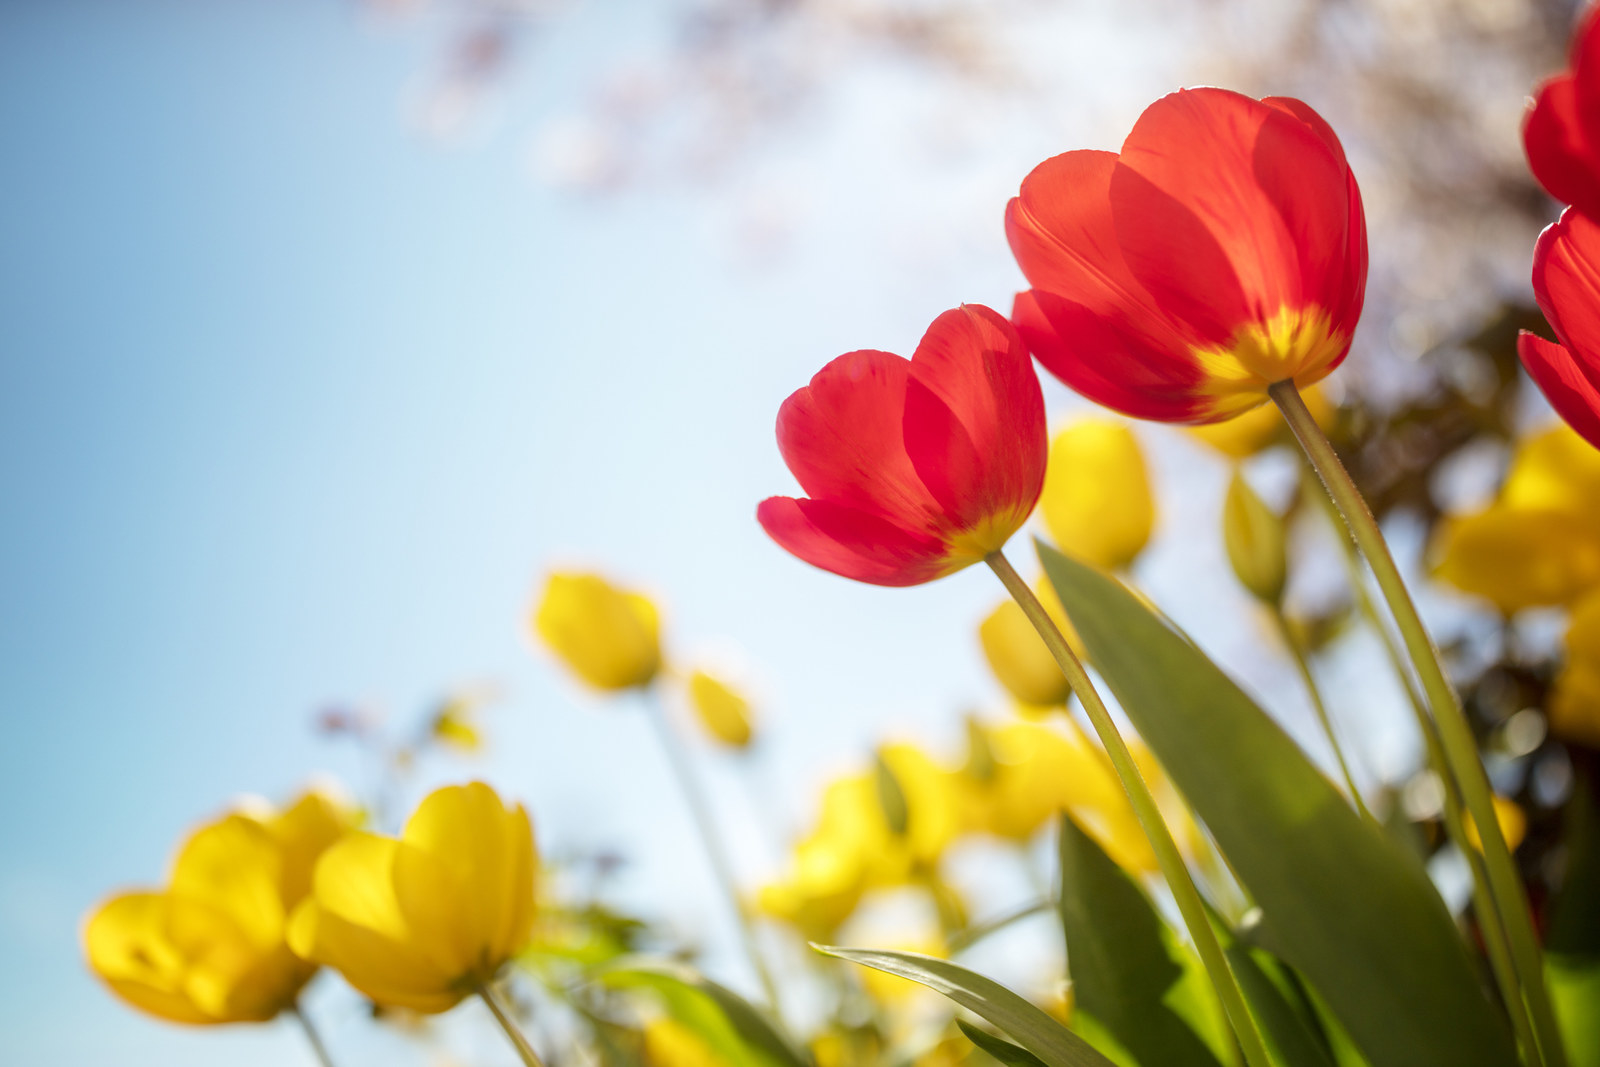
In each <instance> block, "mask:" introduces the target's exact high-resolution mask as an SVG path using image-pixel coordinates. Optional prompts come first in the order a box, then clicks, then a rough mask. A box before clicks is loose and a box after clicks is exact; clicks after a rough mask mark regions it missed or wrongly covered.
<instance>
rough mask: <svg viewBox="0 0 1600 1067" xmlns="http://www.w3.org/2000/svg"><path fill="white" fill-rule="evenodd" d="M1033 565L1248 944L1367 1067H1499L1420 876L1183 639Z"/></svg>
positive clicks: (1473, 994) (1488, 1014)
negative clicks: (1216, 854)
mask: <svg viewBox="0 0 1600 1067" xmlns="http://www.w3.org/2000/svg"><path fill="white" fill-rule="evenodd" d="M1039 555H1040V558H1041V560H1042V562H1043V563H1044V569H1045V573H1046V574H1047V575H1048V576H1049V578H1050V581H1051V583H1052V584H1053V585H1054V586H1055V589H1056V592H1057V594H1059V596H1060V598H1061V603H1062V606H1063V607H1065V609H1066V612H1067V615H1068V617H1069V618H1070V619H1071V620H1072V623H1073V625H1074V626H1075V627H1076V628H1077V630H1078V632H1079V634H1080V635H1081V636H1082V637H1083V640H1084V643H1085V644H1086V645H1087V647H1088V649H1089V658H1090V660H1091V661H1093V663H1094V665H1095V667H1096V669H1098V670H1099V672H1100V674H1101V675H1102V676H1103V677H1104V678H1105V680H1106V682H1107V684H1108V685H1109V686H1110V688H1111V691H1112V692H1113V693H1114V694H1115V695H1116V698H1117V701H1118V703H1120V704H1121V706H1122V710H1123V712H1124V713H1125V714H1126V715H1127V716H1128V718H1129V719H1130V720H1131V721H1132V722H1133V724H1134V726H1135V727H1136V728H1137V729H1138V731H1139V734H1140V736H1141V737H1142V738H1143V739H1144V741H1145V743H1146V744H1147V745H1149V746H1150V748H1151V749H1152V750H1153V751H1154V752H1155V754H1156V756H1157V758H1159V759H1160V761H1161V764H1162V766H1163V767H1164V768H1165V769H1166V771H1167V774H1168V775H1169V776H1170V777H1171V778H1172V780H1173V782H1174V783H1175V784H1176V785H1177V787H1178V789H1179V791H1180V792H1181V793H1182V794H1183V796H1184V797H1185V799H1186V800H1187V801H1188V802H1189V805H1190V806H1191V807H1192V808H1193V810H1194V811H1195V813H1196V814H1197V815H1198V816H1199V817H1200V819H1201V820H1202V821H1203V822H1204V823H1205V824H1206V826H1207V827H1208V828H1209V829H1210V831H1211V833H1212V836H1213V837H1214V838H1215V839H1216V842H1217V844H1218V846H1219V847H1220V848H1221V850H1222V852H1223V854H1224V855H1225V856H1226V857H1227V858H1228V862H1229V865H1230V866H1231V867H1232V869H1233V870H1234V871H1235V872H1236V873H1237V874H1238V876H1239V879H1240V881H1241V882H1242V883H1243V885H1244V887H1245V888H1246V890H1248V891H1249V893H1250V895H1251V897H1252V898H1253V899H1254V900H1255V902H1256V904H1257V905H1258V906H1259V907H1260V908H1261V910H1262V915H1263V921H1262V929H1261V943H1262V944H1263V945H1265V946H1266V947H1268V948H1270V949H1272V950H1273V952H1274V954H1276V955H1277V956H1279V957H1281V958H1282V959H1283V960H1284V961H1285V962H1287V963H1288V964H1289V965H1290V966H1292V967H1294V968H1295V969H1296V970H1297V971H1299V972H1300V973H1301V974H1303V975H1305V976H1306V978H1307V979H1308V980H1309V981H1310V982H1311V983H1312V984H1313V985H1314V986H1315V987H1316V988H1317V990H1318V991H1319V992H1320V993H1321V994H1322V996H1323V998H1324V1000H1325V1001H1326V1002H1327V1004H1328V1005H1329V1007H1331V1008H1332V1009H1333V1011H1334V1013H1335V1014H1336V1015H1337V1016H1338V1017H1339V1019H1340V1021H1341V1022H1343V1023H1344V1026H1345V1028H1346V1029H1347V1030H1348V1032H1349V1034H1350V1036H1351V1038H1352V1039H1353V1040H1354V1041H1355V1043H1356V1045H1357V1046H1358V1047H1359V1048H1360V1049H1361V1050H1362V1052H1363V1053H1364V1054H1365V1055H1366V1057H1367V1058H1368V1059H1369V1060H1370V1061H1371V1063H1372V1065H1373V1067H1419V1065H1423V1064H1440V1065H1445V1064H1449V1065H1451V1067H1469V1065H1480V1064H1482V1065H1494V1067H1502V1065H1510V1064H1515V1063H1516V1062H1517V1056H1516V1052H1515V1049H1514V1047H1513V1044H1512V1040H1511V1035H1510V1032H1509V1029H1508V1028H1507V1026H1506V1024H1505V1020H1504V1017H1503V1016H1502V1014H1501V1013H1500V1012H1499V1011H1498V1010H1496V1009H1495V1008H1494V1007H1493V1006H1492V1005H1491V1004H1490V1002H1489V1000H1488V999H1487V997H1486V996H1485V995H1484V991H1483V988H1482V987H1481V986H1480V984H1479V981H1478V975H1477V972H1476V970H1475V968H1474V966H1473V962H1472V959H1471V957H1470V956H1469V955H1468V953H1467V949H1466V946H1465V944H1464V943H1463V942H1462V940H1461V937H1460V936H1459V934H1458V933H1457V931H1456V928H1455V925H1454V923H1453V922H1452V921H1451V918H1450V915H1449V913H1448V911H1447V910H1446V909H1445V906H1444V902H1443V901H1442V900H1440V899H1439V895H1438V893H1437V892H1435V890H1434V888H1433V885H1432V883H1430V882H1429V881H1428V878H1427V874H1426V873H1425V872H1424V871H1423V869H1422V867H1421V866H1420V865H1419V864H1418V863H1417V862H1416V861H1415V860H1414V859H1413V858H1412V857H1409V856H1407V855H1406V854H1405V852H1404V851H1403V850H1402V849H1401V848H1400V847H1398V846H1397V845H1396V844H1395V843H1394V842H1392V841H1391V840H1389V839H1388V838H1387V837H1386V836H1385V835H1384V834H1383V833H1382V832H1381V831H1380V830H1378V829H1376V828H1375V827H1373V826H1371V825H1369V824H1367V823H1365V822H1363V821H1362V820H1361V818H1360V817H1359V816H1357V815H1356V813H1355V812H1354V811H1352V810H1351V808H1350V806H1349V804H1348V802H1347V801H1346V800H1345V798H1344V797H1343V796H1342V795H1341V794H1340V793H1339V792H1338V790H1336V789H1335V788H1334V787H1333V785H1332V784H1331V783H1330V782H1329V781H1328V779H1327V778H1325V777H1324V776H1323V774H1322V772H1321V771H1319V770H1317V768H1316V767H1315V766H1314V765H1312V763H1311V762H1310V761H1309V760H1308V759H1307V758H1306V756H1305V754H1304V753H1303V752H1301V751H1300V749H1299V747H1298V746H1296V745H1295V743H1294V742H1293V741H1292V740H1290V738H1289V736H1288V735H1287V734H1285V733H1284V732H1283V730H1282V729H1281V728H1279V726H1278V725H1277V724H1276V723H1275V722H1273V721H1272V719H1271V718H1270V717H1269V716H1268V715H1267V714H1266V713H1265V712H1263V711H1262V710H1261V709H1260V708H1259V707H1257V706H1256V704H1255V703H1254V702H1253V701H1252V700H1251V699H1250V698H1249V697H1248V696H1246V695H1245V694H1244V692H1243V691H1241V690H1240V689H1239V687H1238V686H1237V685H1235V684H1234V683H1233V681H1232V680H1230V679H1229V678H1228V677H1227V675H1225V674H1223V673H1222V671H1221V670H1219V669H1218V668H1217V667H1216V665H1215V664H1213V663H1212V662H1211V661H1210V660H1209V659H1208V658H1207V657H1206V655H1205V653H1203V652H1201V651H1200V649H1199V648H1198V647H1197V646H1196V645H1195V644H1194V643H1193V642H1192V641H1191V640H1190V639H1189V638H1188V637H1186V636H1184V635H1183V634H1182V633H1180V632H1179V631H1178V630H1177V629H1176V628H1175V627H1173V626H1172V625H1171V624H1170V623H1168V622H1167V621H1165V620H1163V619H1162V618H1161V617H1160V616H1158V615H1157V614H1155V613H1154V612H1153V611H1152V610H1151V609H1150V608H1148V607H1146V606H1145V605H1144V604H1143V603H1141V602H1140V600H1139V598H1138V597H1136V596H1135V595H1134V594H1133V593H1131V592H1130V591H1129V590H1128V589H1126V588H1125V587H1124V586H1122V585H1121V583H1119V582H1117V581H1116V580H1115V579H1113V578H1111V577H1110V576H1108V575H1106V574H1104V573H1102V572H1100V571H1098V570H1096V569H1094V568H1092V567H1089V566H1086V565H1085V564H1082V563H1078V562H1075V561H1073V560H1070V559H1068V558H1067V557H1065V556H1063V555H1061V553H1059V552H1057V551H1055V550H1054V549H1052V548H1050V547H1049V546H1047V545H1043V544H1041V545H1039Z"/></svg>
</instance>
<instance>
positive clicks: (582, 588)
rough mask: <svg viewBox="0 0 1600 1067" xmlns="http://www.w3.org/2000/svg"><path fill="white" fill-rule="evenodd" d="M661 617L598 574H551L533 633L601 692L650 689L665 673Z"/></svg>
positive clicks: (645, 602)
mask: <svg viewBox="0 0 1600 1067" xmlns="http://www.w3.org/2000/svg"><path fill="white" fill-rule="evenodd" d="M660 628H661V624H660V617H659V616H658V615H657V613H656V607H655V605H654V604H652V603H651V602H650V601H649V600H648V599H647V598H646V597H644V596H641V595H640V594H638V593H633V592H629V591H627V590H624V589H618V588H617V587H616V586H614V585H612V584H611V583H610V582H608V581H606V580H605V579H604V578H602V577H600V576H599V575H598V574H568V573H558V574H552V575H551V576H550V580H549V581H548V582H547V583H546V585H545V589H544V598H543V599H542V600H540V602H539V608H538V611H537V612H536V613H535V616H534V629H535V630H536V631H537V632H538V634H539V636H540V638H542V639H543V640H544V643H545V644H546V645H548V646H549V648H550V650H551V651H552V652H554V653H555V654H556V655H557V656H559V657H560V658H561V660H562V662H564V663H565V664H566V665H567V666H568V667H570V668H571V669H572V672H573V673H574V674H576V675H577V676H578V677H579V678H581V679H582V680H583V681H584V682H586V683H587V684H589V685H591V686H593V687H594V688H596V689H600V690H604V691H607V692H614V691H617V690H621V689H631V688H633V687H635V686H644V685H649V684H650V683H651V682H652V681H654V680H655V676H656V674H657V672H659V671H660V669H661V640H660Z"/></svg>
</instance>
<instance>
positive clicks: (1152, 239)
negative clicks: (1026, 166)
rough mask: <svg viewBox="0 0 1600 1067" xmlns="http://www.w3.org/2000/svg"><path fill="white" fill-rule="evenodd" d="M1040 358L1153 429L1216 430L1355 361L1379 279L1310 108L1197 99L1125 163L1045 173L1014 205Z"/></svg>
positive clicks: (1135, 147)
mask: <svg viewBox="0 0 1600 1067" xmlns="http://www.w3.org/2000/svg"><path fill="white" fill-rule="evenodd" d="M1006 234H1007V237H1008V238H1009V239H1010V241H1011V250H1012V252H1013V254H1015V256H1016V257H1017V263H1018V265H1020V266H1021V267H1022V273H1023V274H1024V275H1026V276H1027V279H1028V283H1029V284H1030V285H1032V286H1033V288H1032V290H1031V291H1029V292H1024V293H1019V294H1018V295H1017V299H1016V304H1015V306H1014V308H1013V312H1012V319H1013V321H1014V322H1015V323H1016V326H1017V330H1018V332H1019V333H1020V334H1021V335H1022V338H1023V340H1024V341H1026V342H1027V344H1028V347H1029V348H1031V349H1032V350H1033V354H1034V355H1035V356H1037V357H1038V359H1039V362H1041V363H1043V364H1044V365H1045V368H1046V369H1048V370H1049V371H1050V372H1051V373H1053V374H1054V375H1055V376H1056V377H1058V378H1060V379H1061V380H1062V381H1064V382H1066V383H1067V384H1068V385H1070V386H1071V387H1072V388H1074V389H1076V390H1077V391H1078V392H1080V393H1082V394H1083V395H1085V396H1087V397H1089V398H1090V399H1091V400H1095V401H1098V402H1099V403H1101V404H1104V405H1105V406H1106V407H1109V408H1114V409H1116V410H1117V411H1121V412H1123V413H1125V414H1128V415H1133V416H1136V417H1138V418H1145V419H1159V420H1161V421H1163V422H1188V423H1201V422H1217V421H1220V420H1222V419H1227V418H1231V417H1233V416H1235V415H1238V414H1239V413H1241V412H1243V411H1246V410H1248V409H1249V408H1253V407H1255V406H1256V405H1257V404H1260V403H1262V402H1263V401H1264V400H1266V399H1267V396H1266V389H1267V387H1268V386H1269V385H1272V384H1273V383H1274V382H1278V381H1283V380H1285V379H1289V378H1292V379H1294V380H1295V382H1296V383H1298V384H1299V385H1301V386H1306V385H1310V384H1311V383H1312V382H1315V381H1318V380H1320V379H1321V378H1323V377H1325V376H1326V375H1327V374H1328V372H1330V371H1331V370H1333V368H1334V367H1336V366H1338V364H1339V362H1340V361H1341V360H1343V359H1344V357H1345V355H1346V353H1348V352H1349V350H1350V337H1351V334H1352V333H1353V332H1354V330H1355V326H1356V320H1357V319H1358V318H1360V315H1361V300H1362V296H1363V294H1364V292H1365V289H1366V278H1367V229H1366V219H1365V216H1364V215H1363V213H1362V210H1361V193H1360V190H1359V189H1357V188H1356V181H1355V177H1354V176H1353V175H1352V174H1351V173H1350V167H1349V165H1348V164H1347V163H1346V162H1345V157H1344V150H1343V149H1342V148H1341V147H1340V146H1339V139H1338V138H1337V137H1336V136H1334V133H1333V130H1332V129H1330V128H1329V126H1328V124H1327V123H1326V122H1324V121H1323V120H1322V118H1321V117H1320V116H1319V115H1317V113H1316V112H1314V111H1312V110H1311V108H1309V107H1307V106H1306V105H1305V104H1303V103H1301V102H1300V101H1298V100H1290V99H1287V98H1281V97H1269V98H1268V99H1266V100H1253V99H1251V98H1250V97H1247V96H1241V95H1240V94H1238V93H1234V92H1228V91H1227V90H1224V89H1192V90H1181V91H1179V92H1177V93H1173V94H1172V95H1170V96H1166V97H1163V98H1162V99H1160V100H1157V101H1156V102H1155V103H1154V104H1151V105H1150V106H1149V107H1148V108H1146V109H1145V112H1144V114H1143V115H1141V116H1140V117H1139V121H1138V122H1137V123H1135V124H1134V127H1133V132H1131V133H1130V134H1128V139H1127V140H1126V141H1125V142H1124V143H1123V145H1122V152H1121V154H1120V155H1119V154H1117V153H1115V152H1092V151H1080V152H1068V153H1066V154H1064V155H1059V156H1056V157H1055V158H1053V159H1048V160H1046V161H1045V162H1043V163H1041V164H1040V165H1039V166H1038V167H1036V168H1034V170H1033V173H1031V174H1029V175H1028V177H1027V178H1026V179H1025V180H1024V181H1023V183H1022V191H1021V195H1019V196H1017V197H1015V198H1014V199H1013V200H1012V201H1011V203H1010V205H1009V206H1008V207H1007V208H1006Z"/></svg>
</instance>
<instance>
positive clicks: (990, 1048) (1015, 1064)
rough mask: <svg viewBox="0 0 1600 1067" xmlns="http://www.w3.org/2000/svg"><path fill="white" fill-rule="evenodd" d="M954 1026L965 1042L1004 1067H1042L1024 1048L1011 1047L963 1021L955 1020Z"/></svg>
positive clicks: (1041, 1063) (1037, 1058)
mask: <svg viewBox="0 0 1600 1067" xmlns="http://www.w3.org/2000/svg"><path fill="white" fill-rule="evenodd" d="M956 1025H957V1026H959V1027H960V1028H961V1032H962V1033H963V1034H965V1035H967V1040H968V1041H971V1042H972V1043H973V1044H974V1045H977V1046H978V1047H979V1048H981V1049H983V1051H985V1052H987V1053H988V1054H989V1055H991V1056H993V1057H994V1058H995V1059H997V1060H999V1061H1000V1062H1001V1063H1003V1064H1005V1065H1006V1067H1044V1061H1043V1060H1041V1059H1040V1058H1039V1057H1037V1056H1035V1055H1034V1054H1033V1053H1031V1052H1029V1051H1028V1050H1027V1049H1025V1048H1020V1047H1018V1046H1016V1045H1013V1044H1012V1043H1011V1042H1009V1041H1007V1040H1005V1039H1004V1038H1000V1037H995V1036H994V1035H993V1034H991V1033H989V1032H988V1031H987V1030H980V1029H978V1028H977V1027H976V1026H973V1025H972V1024H971V1023H969V1022H967V1021H966V1020H965V1019H957V1020H956Z"/></svg>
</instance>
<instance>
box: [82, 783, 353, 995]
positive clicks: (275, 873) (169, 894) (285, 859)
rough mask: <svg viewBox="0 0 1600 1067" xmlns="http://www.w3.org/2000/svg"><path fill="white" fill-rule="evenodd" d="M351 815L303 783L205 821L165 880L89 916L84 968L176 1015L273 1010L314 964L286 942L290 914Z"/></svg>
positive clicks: (297, 990)
mask: <svg viewBox="0 0 1600 1067" xmlns="http://www.w3.org/2000/svg"><path fill="white" fill-rule="evenodd" d="M349 824H350V816H349V814H348V812H346V811H345V810H344V809H343V808H342V807H341V806H340V805H338V804H337V803H335V802H334V801H332V800H331V799H329V798H328V797H326V796H323V795H321V794H317V793H308V794H306V795H305V796H303V797H301V798H300V799H299V800H298V801H296V802H295V804H293V805H292V806H290V807H289V808H288V809H286V810H284V811H282V812H272V811H265V812H259V813H258V812H236V813H233V814H230V815H227V816H225V817H223V818H222V819H220V820H218V821H216V822H213V823H208V824H207V825H205V826H202V827H200V828H199V829H198V830H196V831H195V832H194V834H193V835H191V836H190V838H189V839H188V841H186V842H185V843H184V846H183V848H182V849H181V850H180V851H179V853H178V857H177V860H176V861H175V862H174V863H173V867H172V873H171V877H170V879H169V882H168V885H167V887H166V888H165V889H163V890H155V891H146V892H133V893H124V894H121V895H119V896H116V897H113V898H112V899H111V900H109V901H107V902H106V903H105V904H103V905H101V906H100V907H99V908H97V909H96V910H95V911H94V912H93V913H92V914H91V915H90V916H89V918H88V921H87V922H86V923H85V925H84V931H83V941H84V951H85V953H86V955H87V956H88V960H89V966H90V967H91V968H92V969H93V970H94V972H95V973H96V974H97V975H99V977H100V978H101V980H102V981H104V982H105V983H106V985H107V986H108V987H110V989H111V990H112V992H114V993H116V994H117V996H119V997H120V998H122V1000H124V1001H126V1002H127V1003H128V1004H131V1005H132V1006H134V1007H135V1008H138V1009H140V1010H141V1011H144V1012H147V1013H148V1014H151V1015H155V1016H157V1017H159V1018H162V1019H166V1020H169V1021H171V1022H179V1023H194V1024H215V1023H235V1022H265V1021H266V1020H268V1019H271V1018H273V1017H274V1016H276V1015H277V1014H278V1013H280V1012H282V1011H284V1010H286V1009H288V1008H290V1007H292V1006H293V1005H294V1003H295V998H296V997H298V996H299V994H300V989H301V987H302V986H304V985H305V983H306V982H307V981H308V980H309V979H310V978H311V976H312V974H313V973H315V971H316V966H315V964H311V963H307V962H305V961H304V960H302V959H300V958H299V957H297V956H296V955H295V954H294V953H292V952H291V951H290V950H289V946H288V944H287V942H286V926H287V923H288V917H289V914H290V912H291V910H292V909H293V908H294V907H295V905H297V904H299V903H300V901H301V900H302V899H303V898H304V897H305V895H306V892H307V890H308V887H309V883H310V873H309V872H310V870H311V867H312V865H313V863H314V862H315V861H316V859H317V857H318V856H319V855H320V854H321V853H322V852H323V851H324V850H325V849H326V848H327V847H328V846H329V845H330V844H332V843H333V842H334V841H335V840H336V839H338V838H339V837H340V836H341V835H342V834H343V833H345V831H346V829H347V828H348V826H349Z"/></svg>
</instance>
